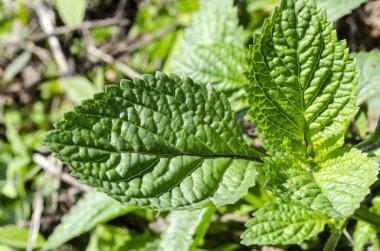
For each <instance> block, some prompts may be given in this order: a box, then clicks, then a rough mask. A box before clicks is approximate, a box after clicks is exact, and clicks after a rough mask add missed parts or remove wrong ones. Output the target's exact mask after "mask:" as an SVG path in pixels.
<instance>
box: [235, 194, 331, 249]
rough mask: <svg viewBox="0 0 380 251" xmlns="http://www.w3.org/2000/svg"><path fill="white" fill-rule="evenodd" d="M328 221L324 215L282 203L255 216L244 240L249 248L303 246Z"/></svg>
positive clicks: (245, 233)
mask: <svg viewBox="0 0 380 251" xmlns="http://www.w3.org/2000/svg"><path fill="white" fill-rule="evenodd" d="M327 221H328V219H327V217H326V216H324V215H323V214H321V213H317V212H313V211H309V210H306V209H304V208H302V207H300V206H297V205H295V204H288V203H284V202H281V201H278V202H271V203H268V204H267V205H266V206H265V207H264V208H262V209H260V210H259V211H257V212H256V213H254V218H253V219H252V220H250V221H249V222H248V223H247V224H246V227H247V228H248V229H247V230H246V231H245V232H244V234H243V236H242V238H243V240H242V243H243V244H245V245H253V244H256V245H289V244H299V243H301V242H302V241H303V240H306V239H309V238H311V237H313V236H315V235H317V234H318V233H320V232H322V230H323V228H324V225H325V224H326V223H327Z"/></svg>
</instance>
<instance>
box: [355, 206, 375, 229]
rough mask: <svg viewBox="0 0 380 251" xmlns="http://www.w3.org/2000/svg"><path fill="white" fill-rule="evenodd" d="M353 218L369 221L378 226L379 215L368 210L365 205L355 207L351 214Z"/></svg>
mask: <svg viewBox="0 0 380 251" xmlns="http://www.w3.org/2000/svg"><path fill="white" fill-rule="evenodd" d="M353 217H354V218H356V219H358V220H362V221H366V222H368V223H371V224H373V225H375V226H377V227H380V215H377V214H374V213H372V212H370V211H369V210H368V209H367V208H365V207H363V206H362V207H360V208H359V209H357V210H356V211H355V213H354V215H353Z"/></svg>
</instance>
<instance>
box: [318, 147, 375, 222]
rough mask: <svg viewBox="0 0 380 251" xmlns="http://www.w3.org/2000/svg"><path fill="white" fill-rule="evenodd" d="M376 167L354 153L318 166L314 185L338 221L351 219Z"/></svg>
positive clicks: (372, 180)
mask: <svg viewBox="0 0 380 251" xmlns="http://www.w3.org/2000/svg"><path fill="white" fill-rule="evenodd" d="M378 170H379V167H378V164H377V163H376V162H374V161H373V160H371V159H369V158H367V156H366V155H365V154H362V153H361V152H360V151H358V150H356V149H351V151H348V152H345V153H343V154H340V156H337V157H335V158H331V159H329V160H326V161H325V162H323V163H321V165H320V170H319V171H317V172H315V173H314V177H315V180H316V183H317V184H318V186H319V187H320V188H321V191H322V193H323V194H324V195H325V196H326V197H327V198H328V199H329V200H330V202H331V204H332V206H333V208H334V209H336V210H337V211H338V212H340V213H341V215H342V217H349V216H351V215H352V214H353V213H354V211H355V210H356V209H357V208H359V206H360V202H361V201H362V200H363V199H364V197H365V196H366V195H367V194H368V193H369V192H370V189H369V187H370V186H371V185H372V184H373V183H374V182H375V181H376V180H377V174H378Z"/></svg>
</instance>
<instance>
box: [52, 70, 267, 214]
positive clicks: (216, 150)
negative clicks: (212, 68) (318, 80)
mask: <svg viewBox="0 0 380 251" xmlns="http://www.w3.org/2000/svg"><path fill="white" fill-rule="evenodd" d="M45 144H46V145H47V146H48V147H49V148H50V149H51V150H52V151H53V152H55V153H56V155H57V157H58V158H60V159H61V160H62V161H63V162H66V163H69V164H70V165H71V167H72V169H73V172H72V174H73V175H74V176H76V177H78V178H79V179H80V180H81V181H83V182H85V183H87V184H89V185H92V186H95V187H98V188H99V189H100V190H101V191H104V192H106V193H107V194H109V195H110V196H112V197H114V198H116V199H118V200H119V201H122V202H124V203H126V204H132V205H137V206H150V207H154V208H159V209H162V210H164V209H171V208H177V209H178V208H198V207H200V206H202V205H204V204H206V203H212V204H214V205H216V206H221V205H225V204H229V203H234V202H235V201H236V200H238V199H240V198H241V197H242V196H244V195H245V194H246V192H247V189H248V188H249V187H251V186H253V185H254V181H255V176H256V170H255V163H256V162H254V161H252V160H257V157H259V156H260V154H259V153H257V152H256V151H254V150H253V149H251V148H250V147H248V145H246V143H245V141H244V139H243V138H242V136H241V133H240V129H239V127H238V126H237V124H236V122H235V119H234V114H233V112H232V111H231V108H230V106H229V104H228V101H227V99H226V98H225V96H224V95H221V94H218V93H216V92H215V91H214V90H213V89H212V88H211V86H210V85H207V86H206V85H204V84H198V83H194V82H193V81H192V80H191V79H189V78H182V79H181V78H179V77H178V76H176V75H170V76H167V75H165V74H161V73H158V74H157V75H156V76H153V75H144V77H143V79H135V80H134V81H129V80H125V81H122V83H121V86H120V87H119V86H108V88H107V89H106V92H105V93H101V94H98V95H96V96H95V98H94V99H93V100H88V101H85V102H83V103H82V105H81V106H78V107H76V109H75V111H74V112H71V113H68V114H66V116H65V120H64V121H62V122H61V123H58V124H57V125H56V129H55V130H54V131H52V132H50V133H49V134H48V135H47V137H46V138H45Z"/></svg>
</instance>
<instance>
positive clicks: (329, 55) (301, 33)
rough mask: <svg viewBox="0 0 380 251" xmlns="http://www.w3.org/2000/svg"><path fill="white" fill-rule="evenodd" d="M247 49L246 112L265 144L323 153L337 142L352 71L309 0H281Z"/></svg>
mask: <svg viewBox="0 0 380 251" xmlns="http://www.w3.org/2000/svg"><path fill="white" fill-rule="evenodd" d="M250 51H251V53H250V58H249V63H250V66H251V71H250V73H249V79H250V84H249V87H248V90H247V91H248V98H249V100H250V104H251V113H250V114H251V116H252V117H253V119H254V122H255V125H256V126H257V128H258V131H259V132H260V134H261V137H262V139H263V144H264V146H265V147H266V149H267V150H268V151H269V152H271V153H273V154H274V153H276V152H281V153H285V152H292V153H293V154H296V153H297V154H298V155H299V156H304V155H305V154H311V155H319V157H323V156H325V155H326V154H327V153H329V152H331V151H332V150H334V149H336V148H337V147H339V146H341V145H342V144H343V136H344V134H345V132H346V130H347V127H348V124H349V122H350V119H351V118H352V116H353V115H354V113H355V110H356V107H355V92H356V82H357V76H358V73H357V72H356V71H355V65H354V62H353V60H352V59H350V58H349V56H348V51H347V48H346V45H345V43H344V42H342V41H338V39H337V36H336V32H335V31H334V30H333V28H332V24H331V23H330V22H328V21H327V18H326V15H325V14H324V13H323V12H321V11H319V10H318V9H317V8H316V6H315V3H314V1H305V0H298V1H294V0H283V1H282V2H281V6H280V8H278V9H276V11H275V13H274V14H273V17H272V18H271V19H270V20H267V21H266V22H265V23H264V26H263V29H262V34H260V35H257V36H256V37H255V42H254V45H253V46H252V47H251V50H250Z"/></svg>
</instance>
